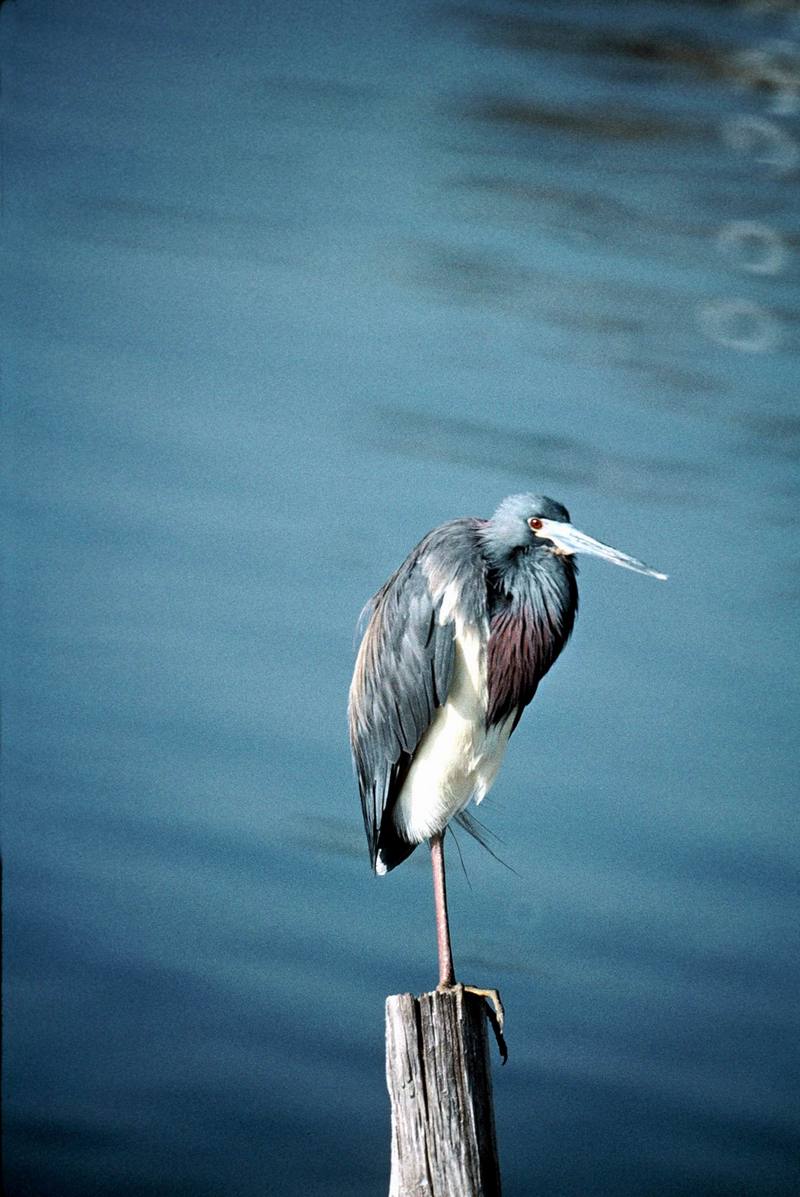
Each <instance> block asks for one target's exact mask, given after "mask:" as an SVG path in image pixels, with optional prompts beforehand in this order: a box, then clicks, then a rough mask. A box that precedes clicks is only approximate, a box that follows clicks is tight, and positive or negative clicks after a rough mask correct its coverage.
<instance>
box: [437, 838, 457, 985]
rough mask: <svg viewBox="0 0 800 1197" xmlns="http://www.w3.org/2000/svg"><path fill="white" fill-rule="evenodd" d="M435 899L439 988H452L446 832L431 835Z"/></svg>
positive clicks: (454, 975) (454, 981)
mask: <svg viewBox="0 0 800 1197" xmlns="http://www.w3.org/2000/svg"><path fill="white" fill-rule="evenodd" d="M431 864H432V866H433V900H434V904H435V906H436V943H437V946H438V948H439V988H440V989H451V988H452V986H453V985H455V983H456V974H455V972H454V970H453V950H452V948H451V947H450V923H449V921H448V918H447V882H446V881H445V875H444V832H443V831H439V832H437V834H436V835H432V836H431Z"/></svg>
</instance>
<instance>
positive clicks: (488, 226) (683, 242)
mask: <svg viewBox="0 0 800 1197" xmlns="http://www.w3.org/2000/svg"><path fill="white" fill-rule="evenodd" d="M0 23H1V24H2V27H3V30H4V33H5V42H4V46H5V48H4V51H3V83H4V97H5V110H4V111H5V115H4V143H5V152H6V163H5V167H4V170H5V192H6V198H5V218H4V219H5V231H6V239H7V244H8V248H9V252H8V255H7V258H6V280H5V283H6V285H5V287H4V304H5V310H6V316H7V319H6V327H7V328H8V336H7V338H6V344H5V354H4V356H5V360H6V370H5V392H6V394H7V396H8V404H7V407H8V415H7V429H8V437H7V442H8V444H9V446H10V448H9V450H8V452H7V458H6V460H7V464H8V477H9V485H8V488H7V498H8V505H9V510H10V513H11V521H10V551H9V554H8V556H9V564H10V569H9V581H8V584H7V588H6V631H7V637H8V642H9V646H10V651H9V653H8V666H7V678H6V714H5V751H4V769H5V789H6V794H7V799H6V809H5V834H6V848H7V862H8V870H7V871H8V885H7V904H6V930H7V936H8V938H7V944H8V947H7V954H6V980H7V999H6V1015H7V1018H6V1025H7V1066H6V1125H7V1170H8V1191H9V1192H10V1193H14V1194H36V1195H37V1197H39V1195H41V1194H53V1195H54V1197H56V1195H58V1197H72V1195H75V1197H79V1195H80V1197H86V1195H88V1194H93V1193H97V1194H106V1193H108V1194H111V1193H113V1194H131V1195H134V1194H136V1195H138V1194H144V1193H147V1194H162V1193H163V1194H170V1195H173V1194H192V1195H195V1194H198V1195H204V1194H219V1193H226V1194H227V1193H237V1194H242V1195H244V1194H256V1193H259V1194H260V1193H263V1192H274V1193H282V1194H283V1193H286V1194H289V1193H292V1194H298V1195H299V1194H303V1195H305V1194H320V1195H321V1194H348V1193H352V1194H367V1193H370V1194H371V1193H377V1192H381V1191H384V1190H385V1185H386V1176H387V1168H388V1112H387V1109H386V1099H385V1095H384V1088H383V1064H382V1038H383V1029H382V1006H383V998H384V996H385V995H386V994H387V993H389V992H395V991H398V990H402V989H413V990H420V989H423V988H427V987H429V985H430V983H431V981H432V956H433V942H432V938H433V937H432V928H431V917H430V910H429V892H428V891H429V878H428V872H427V864H426V861H425V859H424V854H423V853H421V852H420V853H417V854H415V856H414V857H412V858H411V860H410V861H409V862H408V864H407V865H406V866H404V868H403V869H401V870H399V871H398V873H396V874H393V875H392V877H391V878H390V879H388V880H387V881H385V882H381V883H378V882H376V881H375V880H374V879H373V878H371V877H370V875H369V873H368V870H367V867H366V862H365V858H364V850H363V843H362V838H363V837H362V832H361V830H360V827H359V817H358V813H357V802H356V798H355V793H354V787H353V783H352V779H351V775H350V764H349V759H348V754H347V749H346V742H345V734H344V703H345V694H346V688H347V684H348V681H349V672H350V668H351V663H352V629H353V624H354V622H355V617H356V615H357V612H358V611H359V609H360V607H361V605H362V603H363V601H364V599H365V598H366V597H367V595H368V594H369V593H371V591H372V590H374V589H375V587H376V586H377V585H378V584H379V583H380V582H381V581H382V580H383V578H384V577H385V576H386V574H387V573H388V572H389V570H390V569H391V568H392V567H393V566H394V565H396V564H397V562H398V560H399V559H400V557H401V556H402V554H403V553H404V552H405V551H406V550H407V548H408V547H409V546H410V544H411V543H412V542H413V541H414V539H415V538H416V537H418V536H419V535H421V534H422V533H423V532H424V531H425V530H426V529H427V528H429V527H431V526H432V525H434V524H435V523H436V522H438V521H441V520H443V519H445V518H448V517H449V516H452V515H456V514H467V513H475V514H486V513H488V512H489V511H490V510H491V509H492V507H493V505H494V504H495V503H496V502H497V500H498V499H499V498H500V497H501V496H502V495H503V494H505V493H508V492H510V491H512V490H516V489H522V488H525V489H530V488H536V489H541V490H543V491H545V492H550V493H552V494H554V495H555V496H556V497H558V498H560V499H562V500H563V501H564V502H566V503H567V504H568V506H569V508H570V510H571V511H572V514H573V516H574V518H575V520H576V523H578V525H579V526H581V527H584V528H585V529H586V530H587V531H588V532H590V533H592V534H594V535H597V536H600V537H601V538H603V539H605V540H609V541H611V542H613V543H616V544H619V545H620V546H621V547H622V548H625V549H628V550H629V551H631V552H633V553H636V554H637V555H641V556H644V557H645V558H646V559H647V560H650V561H652V562H654V563H655V564H656V565H658V566H660V567H662V568H664V569H666V570H668V571H669V572H670V574H671V579H670V582H669V584H668V585H667V586H663V587H662V586H657V585H656V584H652V583H648V582H647V581H646V580H645V579H641V578H635V577H632V576H629V575H626V574H623V573H622V572H621V571H611V570H608V569H605V568H604V567H603V566H602V565H600V564H598V563H594V564H593V563H591V562H587V563H586V565H585V568H584V571H583V573H582V612H581V617H580V620H579V625H578V629H577V631H576V634H575V638H574V643H573V644H572V645H571V647H570V649H569V651H568V652H567V654H566V655H565V657H564V659H563V661H561V662H559V665H558V667H557V669H556V670H555V671H554V672H553V674H552V675H551V676H550V677H548V679H547V682H546V683H545V684H544V686H543V687H542V691H541V694H540V697H539V698H538V699H537V702H536V704H535V708H534V709H533V711H532V712H531V713H530V715H529V716H528V718H527V719H526V720H524V721H523V723H522V725H521V726H520V729H519V731H518V732H517V734H516V736H515V743H514V747H513V751H512V752H511V753H510V754H509V758H508V761H507V765H506V766H505V768H504V772H503V775H502V779H501V781H500V782H499V783H498V785H497V787H496V789H495V791H494V792H493V793H492V795H491V796H490V798H489V799H488V800H487V802H486V803H485V806H484V808H483V810H482V812H481V817H482V819H483V821H484V822H485V824H486V825H487V827H488V828H489V830H490V831H491V833H492V834H493V835H494V836H496V837H497V838H496V840H493V841H492V842H493V843H494V844H495V847H496V851H497V853H498V855H499V856H500V857H501V859H502V860H503V861H505V862H507V863H508V865H510V866H511V869H510V870H509V869H505V868H503V867H502V865H501V864H498V863H496V862H495V861H493V860H492V859H491V858H490V857H489V856H487V855H485V854H482V853H481V852H480V851H479V850H478V849H477V848H476V847H475V846H474V845H473V844H471V843H470V842H466V843H463V844H461V847H462V849H463V856H464V863H465V868H466V873H467V879H466V880H465V878H464V876H463V874H462V873H461V872H460V870H459V864H458V858H457V854H455V853H454V854H453V860H452V874H451V875H452V891H453V906H454V922H455V937H456V948H457V954H458V960H459V962H460V966H461V969H462V972H463V973H464V975H469V976H470V977H474V979H475V980H484V981H490V982H492V983H496V984H498V985H499V986H500V988H501V989H502V990H503V992H504V997H505V999H506V1003H507V1006H508V1009H509V1012H510V1020H511V1049H512V1056H511V1062H510V1064H509V1066H508V1068H507V1069H505V1070H504V1071H503V1072H502V1073H501V1074H500V1073H498V1076H497V1083H496V1101H497V1113H498V1126H499V1135H500V1146H501V1153H502V1161H503V1172H504V1177H505V1182H506V1189H507V1192H508V1193H511V1194H519V1195H523V1194H528V1193H533V1192H538V1193H546V1194H558V1195H572V1194H574V1195H576V1197H577V1195H584V1194H588V1193H596V1194H604V1195H608V1197H611V1195H614V1197H619V1195H624V1194H631V1195H634V1194H644V1193H646V1194H693V1195H696V1194H709V1195H710V1194H717V1195H720V1197H722V1195H725V1197H727V1195H729V1194H730V1195H733V1194H737V1195H743V1194H747V1195H748V1197H754V1195H758V1197H760V1195H762V1194H763V1195H775V1197H778V1195H781V1197H783V1195H787V1197H788V1195H789V1194H794V1193H796V1192H797V1191H798V1189H800V1176H799V1175H798V1166H797V1160H798V1158H800V1136H799V1135H798V1132H797V1120H796V1114H797V1109H798V1108H800V1094H799V1093H798V1082H797V1078H798V1074H799V1072H798V1060H797V1047H796V1044H797V1038H798V1019H797V1001H796V992H797V985H798V968H797V934H796V925H797V894H798V890H800V859H799V858H798V852H797V831H798V826H797V815H796V806H797V803H796V775H797V769H796V726H797V711H798V703H797V649H796V632H795V629H794V625H793V620H792V614H793V605H794V603H795V601H796V597H797V590H798V586H797V556H798V555H797V545H796V539H795V538H794V537H793V535H792V534H793V530H794V528H795V526H796V510H797V476H796V462H797V430H798V425H797V406H796V404H797V396H796V390H797V387H796V379H797V351H798V310H799V306H798V302H797V279H798V266H797V245H798V228H797V205H796V187H797V166H798V162H800V158H798V154H800V150H798V146H800V106H798V105H795V104H794V102H793V97H794V92H795V90H796V89H795V88H794V84H793V83H792V82H791V79H790V81H789V82H788V83H787V80H786V71H785V65H784V67H782V71H783V73H782V74H781V73H776V68H775V67H774V64H773V67H772V68H770V69H769V70H768V69H767V68H766V67H765V66H764V62H763V59H759V58H758V54H759V53H761V50H762V49H763V47H764V46H765V45H768V44H772V43H774V41H775V39H780V40H782V49H781V54H782V55H784V57H786V56H788V57H789V58H790V59H791V53H792V50H791V47H792V46H794V45H795V44H796V43H797V41H798V39H800V29H799V28H798V24H797V19H796V15H795V14H793V12H792V11H791V6H789V5H786V6H783V7H781V6H780V5H774V6H769V5H756V4H746V3H743V4H734V3H727V4H721V3H719V4H688V3H671V4H667V3H663V4H662V3H652V4H648V5H641V4H632V3H625V4H619V5H614V6H611V5H608V6H604V7H603V8H598V7H597V6H594V5H587V4H581V3H574V4H566V5H564V4H559V5H555V4H553V5H550V4H541V5H539V4H537V5H532V4H531V5H522V4H514V5H508V6H504V5H501V4H493V3H488V4H485V5H473V6H464V5H455V6H436V5H431V6H426V5H424V4H417V3H408V4H405V5H400V6H392V7H390V8H389V7H386V6H378V5H374V6H372V5H365V4H360V3H359V4H356V3H352V4H349V3H348V4H344V5H339V6H335V7H332V6H329V5H327V4H322V3H318V4H312V5H311V6H308V7H306V8H305V9H299V10H298V9H296V8H295V9H290V8H288V7H287V8H281V7H280V6H275V5H270V6H265V7H263V8H259V7H258V6H254V5H249V4H247V3H244V2H239V0H226V2H225V3H223V4H220V5H214V6H199V7H198V6H195V7H192V8H189V7H187V6H184V5H182V4H172V5H167V6H161V7H154V6H147V5H146V6H144V7H141V6H139V7H135V8H131V7H130V6H124V5H120V4H118V3H111V4H108V3H107V4H104V5H97V4H89V5H84V6H81V7H80V8H79V9H77V10H75V9H72V8H70V7H64V6H59V5H53V4H51V3H49V2H46V0H29V2H28V3H19V4H6V5H4V6H3V7H2V13H1V14H0ZM787 47H788V48H787ZM754 56H755V57H754ZM796 109H797V110H796ZM790 537H792V542H791V543H789V540H790ZM467 881H468V882H469V884H468V883H467Z"/></svg>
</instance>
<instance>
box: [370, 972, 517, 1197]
mask: <svg viewBox="0 0 800 1197" xmlns="http://www.w3.org/2000/svg"><path fill="white" fill-rule="evenodd" d="M486 1023H487V1008H486V1004H485V1002H484V1000H483V998H481V997H478V996H476V995H475V994H472V993H469V992H465V990H464V988H463V986H461V985H458V986H455V987H454V988H453V989H450V990H444V991H441V990H435V991H434V992H433V993H423V994H422V995H421V996H420V997H418V998H415V997H414V996H413V995H412V994H410V993H399V994H394V995H393V996H392V997H389V998H387V999H386V1080H387V1085H388V1088H389V1097H390V1098H391V1104H392V1179H391V1185H390V1188H389V1197H499V1194H500V1168H499V1164H498V1160H497V1144H496V1140H495V1128H494V1110H493V1107H492V1080H491V1073H490V1069H489V1041H488V1034H487V1030H486Z"/></svg>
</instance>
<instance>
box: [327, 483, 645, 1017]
mask: <svg viewBox="0 0 800 1197" xmlns="http://www.w3.org/2000/svg"><path fill="white" fill-rule="evenodd" d="M577 553H586V554H590V555H592V556H595V557H601V558H603V559H604V560H605V561H610V562H612V563H613V564H614V565H620V566H622V567H623V568H625V569H630V570H635V571H636V572H638V573H641V574H647V575H649V576H650V577H654V578H660V579H661V580H665V579H666V574H662V573H660V572H659V571H658V570H655V569H651V568H650V566H648V565H645V564H644V563H643V562H642V561H637V560H636V558H635V557H629V556H628V555H627V554H626V553H621V552H620V551H619V550H618V549H613V548H611V547H610V546H609V545H607V544H603V543H602V541H599V540H595V539H593V538H592V537H591V536H587V535H586V534H585V533H584V532H579V531H578V529H577V528H575V527H573V525H572V524H571V523H570V516H569V512H568V511H567V509H566V507H564V506H563V505H562V504H561V503H558V502H556V501H555V500H554V499H549V498H547V497H546V496H544V495H533V494H518V495H511V496H510V497H508V498H506V499H504V500H503V502H502V503H501V504H500V506H499V507H498V508H497V510H496V511H495V513H494V515H493V516H492V517H491V519H477V518H464V519H454V520H450V521H449V522H448V523H445V524H442V525H441V526H439V527H437V528H434V529H433V531H432V532H429V533H428V535H427V536H425V537H423V539H422V540H421V541H420V542H419V544H418V545H417V546H416V547H415V548H414V549H412V550H411V552H410V553H409V555H408V557H406V559H405V561H404V562H403V564H402V565H401V566H400V568H399V569H398V570H396V572H395V573H394V574H392V576H391V577H390V578H389V580H388V581H387V582H385V583H384V585H383V586H381V588H380V590H378V592H377V593H376V594H375V595H373V597H372V598H371V599H370V600H369V602H368V603H367V605H366V607H365V608H364V611H363V613H362V620H364V621H366V627H365V631H364V634H363V638H362V640H361V644H360V647H359V650H358V655H357V659H356V665H355V671H354V674H353V681H352V684H351V687H350V696H349V704H348V721H349V729H350V742H351V746H352V752H353V762H354V766H355V772H356V777H357V779H358V786H359V792H360V796H361V807H362V812H363V816H364V828H365V831H366V835H367V843H368V846H369V855H370V861H371V864H372V867H373V869H374V871H375V872H376V873H378V874H386V873H389V872H391V870H392V869H394V868H396V867H397V866H398V865H399V864H401V863H402V862H403V861H404V860H406V858H407V857H408V856H410V855H411V853H412V852H413V851H414V849H415V848H416V847H417V845H418V844H421V843H423V842H424V841H426V840H427V841H428V843H429V845H430V853H431V862H432V868H433V890H434V905H435V913H436V933H437V934H436V939H437V950H438V962H439V985H438V988H439V989H440V990H447V989H451V988H452V987H454V986H455V985H456V984H457V982H456V976H455V971H454V968H453V953H452V946H451V939H450V925H449V918H448V910H447V887H446V879H445V863H444V835H445V831H446V829H447V826H448V824H449V823H450V822H451V821H453V820H456V821H458V822H459V823H461V824H462V825H463V826H465V827H466V828H467V829H468V830H470V831H472V832H473V834H475V824H474V822H473V820H472V816H471V815H469V813H468V812H467V806H468V805H469V803H470V802H473V801H474V802H475V803H476V804H478V803H480V802H481V801H482V800H483V798H485V796H486V794H487V793H488V792H489V789H490V787H491V786H492V783H493V782H494V780H495V778H496V776H497V773H498V770H499V768H500V765H501V762H502V760H503V755H504V753H505V751H506V746H507V744H508V740H509V737H510V736H511V735H512V733H513V732H514V729H515V728H516V727H517V724H518V723H519V721H520V718H521V716H522V712H523V711H524V709H525V707H526V706H527V705H528V703H529V702H530V701H531V699H532V698H533V696H534V695H535V693H536V690H537V687H538V685H539V683H540V681H541V680H542V678H543V677H544V676H545V674H546V673H547V671H548V670H549V669H550V667H551V666H552V665H553V663H554V662H555V660H556V658H557V657H558V656H559V654H560V653H561V651H562V649H563V648H564V646H565V644H566V643H567V640H568V639H569V637H570V634H571V632H572V629H573V625H574V623H575V616H576V614H577V611H578V586H577V573H578V568H577V564H576V562H575V555H576V554H577ZM465 988H468V989H471V990H472V991H473V992H476V993H480V994H483V995H484V996H488V997H491V998H492V999H493V1000H496V1006H497V1010H498V1014H499V1015H500V1018H501V1019H502V1006H501V1005H500V1001H499V996H498V995H497V993H496V991H495V990H486V989H477V988H475V987H472V986H466V987H465Z"/></svg>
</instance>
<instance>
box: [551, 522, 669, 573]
mask: <svg viewBox="0 0 800 1197" xmlns="http://www.w3.org/2000/svg"><path fill="white" fill-rule="evenodd" d="M536 535H537V536H539V537H541V538H542V539H543V540H552V542H553V544H554V545H555V546H556V548H557V549H560V550H561V552H562V553H565V554H567V555H571V554H572V553H589V554H590V555H591V556H592V557H602V558H603V560H604V561H610V562H611V563H612V565H621V566H622V568H623V569H632V570H634V572H635V573H637V574H647V576H648V577H650V578H659V579H660V581H662V582H666V580H667V575H666V574H662V573H659V571H658V570H657V569H651V568H650V566H649V565H645V564H644V562H643V561H637V560H636V558H635V557H629V556H628V554H627V553H621V552H620V551H619V549H612V548H611V545H608V544H603V542H602V541H601V540H595V539H594V538H593V537H591V536H587V535H586V533H585V532H579V531H578V529H577V528H573V526H572V524H562V523H559V521H558V520H542V526H541V528H537V529H536Z"/></svg>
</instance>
